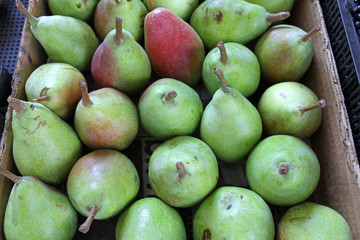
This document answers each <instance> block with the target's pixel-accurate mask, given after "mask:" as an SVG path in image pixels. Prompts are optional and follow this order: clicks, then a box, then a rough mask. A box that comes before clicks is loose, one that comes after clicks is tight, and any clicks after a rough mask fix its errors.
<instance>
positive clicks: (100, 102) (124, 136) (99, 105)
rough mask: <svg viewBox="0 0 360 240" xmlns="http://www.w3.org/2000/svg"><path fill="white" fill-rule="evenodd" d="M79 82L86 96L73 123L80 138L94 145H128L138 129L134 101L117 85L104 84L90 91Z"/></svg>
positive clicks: (88, 145)
mask: <svg viewBox="0 0 360 240" xmlns="http://www.w3.org/2000/svg"><path fill="white" fill-rule="evenodd" d="M78 85H79V87H80V88H81V91H82V95H83V98H82V100H80V101H79V103H78V105H77V107H76V110H75V118H74V125H75V130H76V133H77V134H78V135H79V137H80V139H81V141H82V142H83V143H84V144H85V145H86V146H87V147H89V148H91V149H101V148H112V149H117V150H123V149H125V148H127V147H128V146H129V145H130V144H131V143H132V142H133V140H134V139H135V137H136V135H137V133H138V130H139V116H138V112H137V108H136V106H135V104H134V103H133V102H132V101H131V99H130V98H129V97H128V96H127V95H125V94H124V93H122V92H120V91H118V90H116V89H113V88H101V89H98V90H95V91H92V92H90V93H88V91H87V86H86V83H85V82H83V81H80V82H79V83H78Z"/></svg>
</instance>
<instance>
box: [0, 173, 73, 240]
mask: <svg viewBox="0 0 360 240" xmlns="http://www.w3.org/2000/svg"><path fill="white" fill-rule="evenodd" d="M0 175H3V176H5V177H7V178H8V179H10V180H11V181H13V182H14V183H15V184H14V186H13V188H12V190H11V193H10V196H9V200H8V203H7V206H6V210H5V217H4V233H5V237H6V239H8V240H24V239H27V240H35V239H36V240H48V239H53V240H71V239H73V236H74V235H75V232H76V227H77V223H78V216H77V213H76V210H75V209H74V208H73V206H72V205H71V203H70V201H69V199H68V198H67V197H66V195H65V194H63V193H62V192H60V191H59V190H57V189H55V188H53V187H51V186H49V185H46V184H44V183H43V182H41V181H40V180H38V179H37V178H34V177H31V176H24V177H19V176H16V175H14V174H12V173H11V172H9V171H7V170H5V169H4V168H3V167H0Z"/></svg>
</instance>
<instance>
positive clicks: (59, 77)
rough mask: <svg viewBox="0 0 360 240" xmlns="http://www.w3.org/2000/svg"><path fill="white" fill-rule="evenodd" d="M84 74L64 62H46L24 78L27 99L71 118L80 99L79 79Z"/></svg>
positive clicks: (62, 116) (66, 117)
mask: <svg viewBox="0 0 360 240" xmlns="http://www.w3.org/2000/svg"><path fill="white" fill-rule="evenodd" d="M81 80H82V81H86V80H85V78H84V75H83V74H82V73H81V72H80V71H79V70H77V69H76V68H74V67H73V66H71V65H69V64H66V63H46V64H43V65H41V66H40V67H38V68H37V69H35V70H34V71H33V72H32V73H31V75H30V76H29V78H28V79H27V80H26V84H25V93H26V97H27V99H28V101H30V102H39V103H41V104H43V105H44V106H46V107H47V108H49V109H50V110H52V111H54V112H55V113H56V114H57V115H58V116H59V117H61V118H62V119H64V120H67V119H69V118H72V117H73V116H74V113H75V108H76V105H77V103H78V102H79V101H80V99H81V90H80V88H79V87H78V86H77V84H78V82H79V81H81Z"/></svg>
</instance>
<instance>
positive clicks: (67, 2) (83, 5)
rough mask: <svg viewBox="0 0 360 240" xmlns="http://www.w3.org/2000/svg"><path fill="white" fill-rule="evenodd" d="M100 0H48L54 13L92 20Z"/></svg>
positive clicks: (87, 20) (86, 20) (85, 20)
mask: <svg viewBox="0 0 360 240" xmlns="http://www.w3.org/2000/svg"><path fill="white" fill-rule="evenodd" d="M99 1H100V0H62V1H58V0H48V4H49V8H50V11H51V13H52V14H53V15H63V16H70V17H74V18H77V19H80V20H83V21H84V22H90V20H91V19H92V18H93V16H94V12H95V8H96V5H97V4H98V3H99Z"/></svg>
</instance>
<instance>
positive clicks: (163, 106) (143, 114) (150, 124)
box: [138, 78, 203, 140]
mask: <svg viewBox="0 0 360 240" xmlns="http://www.w3.org/2000/svg"><path fill="white" fill-rule="evenodd" d="M138 106H139V107H138V108H139V116H140V122H141V125H142V126H143V127H144V129H145V130H146V131H147V132H148V133H149V134H150V135H151V136H153V137H155V138H157V139H162V140H167V139H170V138H172V137H175V136H180V135H191V134H193V133H194V131H195V130H196V128H197V127H198V126H199V123H200V120H201V116H202V113H203V105H202V102H201V99H200V97H199V95H198V93H197V92H196V91H195V90H194V89H192V88H191V87H189V86H188V85H187V84H185V83H183V82H181V81H178V80H175V79H171V78H163V79H160V80H157V81H155V82H154V83H152V84H151V85H150V86H149V87H148V88H147V89H146V90H145V91H144V92H143V94H142V96H141V98H140V100H139V104H138Z"/></svg>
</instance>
